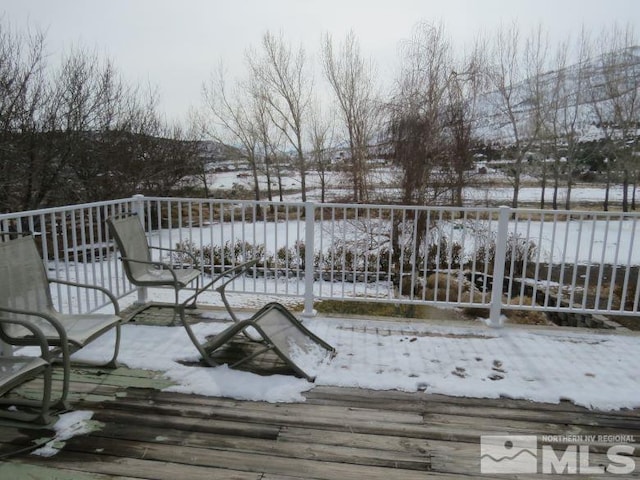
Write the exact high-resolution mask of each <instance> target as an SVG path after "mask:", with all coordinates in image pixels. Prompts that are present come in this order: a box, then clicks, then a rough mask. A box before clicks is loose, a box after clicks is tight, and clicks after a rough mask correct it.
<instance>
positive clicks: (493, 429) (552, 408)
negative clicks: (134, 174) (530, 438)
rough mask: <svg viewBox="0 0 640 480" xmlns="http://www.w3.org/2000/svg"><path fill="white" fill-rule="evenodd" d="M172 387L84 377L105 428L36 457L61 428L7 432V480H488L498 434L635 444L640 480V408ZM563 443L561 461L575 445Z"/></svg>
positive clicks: (602, 461)
mask: <svg viewBox="0 0 640 480" xmlns="http://www.w3.org/2000/svg"><path fill="white" fill-rule="evenodd" d="M58 375H59V373H58ZM168 385H169V382H168V381H167V380H165V379H163V378H162V376H161V374H159V373H154V372H149V371H141V370H131V369H127V368H119V369H117V370H104V369H98V368H86V369H79V368H76V369H74V373H73V378H72V386H71V391H72V392H73V394H72V396H71V399H70V400H71V404H72V408H73V409H75V410H90V411H92V412H94V415H93V420H96V421H98V422H100V423H99V427H98V428H97V429H96V430H95V431H93V432H91V433H89V434H86V435H82V436H76V437H73V438H71V439H70V440H68V441H67V442H66V444H65V445H64V446H63V448H61V450H60V451H59V453H57V454H56V455H54V456H52V457H41V456H36V455H32V454H30V450H33V448H34V445H35V443H42V442H44V441H46V440H48V439H49V438H51V437H52V436H53V432H52V431H51V430H48V429H35V428H29V427H26V426H12V425H9V424H7V423H4V424H2V423H0V479H21V478H30V479H43V480H44V479H47V480H48V479H55V478H60V479H103V478H113V477H116V478H120V479H167V480H176V479H203V480H204V479H206V480H215V479H225V480H229V479H252V480H258V479H260V480H299V479H345V480H349V479H354V480H356V479H357V480H362V479H366V480H372V479H373V480H375V479H381V480H389V479H402V480H412V479H425V478H446V479H455V478H477V477H483V475H481V474H480V437H481V435H492V434H493V435H500V434H502V435H505V434H507V435H508V434H512V435H537V436H538V438H540V439H542V437H540V436H542V435H545V436H547V435H558V436H567V435H596V436H597V435H608V434H611V435H628V436H632V437H634V441H633V443H632V445H633V447H634V448H635V452H634V455H635V457H634V458H633V460H634V461H635V463H636V469H635V471H634V473H633V474H631V475H627V476H623V477H622V478H630V477H631V478H640V445H639V443H640V410H633V411H629V410H626V411H624V410H623V411H614V412H599V411H592V410H587V409H585V408H581V407H577V406H575V405H573V404H571V403H561V404H558V405H552V404H541V403H533V402H528V401H523V400H511V399H493V400H489V399H472V398H461V397H449V396H442V395H433V394H427V393H424V392H418V393H404V392H398V391H370V390H361V389H355V388H336V387H325V386H318V387H315V388H313V389H312V390H310V391H309V392H307V393H306V395H305V397H306V401H305V402H302V403H281V404H271V403H264V402H249V401H239V400H234V399H229V398H216V397H202V396H196V395H187V394H179V393H170V392H166V391H163V389H164V388H165V387H167V386H168ZM37 387H38V384H37V382H34V383H32V384H31V385H29V386H27V387H25V388H24V390H23V394H28V393H29V388H32V389H37ZM639 395H640V392H639ZM541 441H542V440H541ZM552 445H553V446H554V448H556V449H557V451H558V456H560V454H561V453H562V452H564V449H565V448H566V446H567V445H571V443H569V442H566V441H564V442H563V441H562V439H560V442H559V443H554V444H552ZM609 446H610V445H609V444H607V443H606V442H604V443H603V442H600V443H598V442H596V443H595V444H593V443H591V444H590V446H589V459H588V463H589V465H590V466H592V467H595V466H599V465H603V466H606V465H609V464H610V463H611V462H610V460H609V459H608V458H607V455H606V454H607V449H608V448H609ZM538 447H539V448H540V444H538ZM538 452H540V450H538ZM484 477H486V478H502V479H505V478H518V479H524V478H540V477H541V476H540V475H535V474H531V475H523V474H518V475H493V476H491V475H486V476H484ZM571 477H574V478H587V476H583V475H572V476H570V477H569V478H571ZM615 477H617V475H606V474H603V475H591V476H588V478H615ZM562 478H565V476H564V475H563V476H562Z"/></svg>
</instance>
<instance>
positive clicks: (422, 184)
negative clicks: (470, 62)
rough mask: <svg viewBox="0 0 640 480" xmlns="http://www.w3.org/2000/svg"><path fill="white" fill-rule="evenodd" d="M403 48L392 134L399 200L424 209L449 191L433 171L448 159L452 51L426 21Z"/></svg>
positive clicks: (390, 108) (392, 111)
mask: <svg viewBox="0 0 640 480" xmlns="http://www.w3.org/2000/svg"><path fill="white" fill-rule="evenodd" d="M402 47H403V56H402V64H401V70H400V74H399V76H398V79H397V81H396V88H395V93H394V95H393V97H392V99H391V101H390V104H389V106H388V111H389V120H388V121H389V128H388V131H389V138H390V142H391V145H392V147H393V155H394V162H395V163H396V165H397V166H398V167H399V168H400V172H401V178H400V184H401V188H402V199H401V201H402V203H404V204H407V205H412V204H418V205H423V204H426V203H427V202H428V201H433V200H434V199H435V198H437V197H438V196H439V195H442V193H443V191H444V190H445V189H444V188H443V186H442V185H441V182H439V180H438V178H437V177H436V176H435V172H437V171H438V170H439V169H440V167H441V166H442V165H444V164H446V163H447V159H448V158H449V157H448V154H449V147H448V145H447V141H446V139H445V130H446V119H445V115H444V112H445V111H446V108H447V103H448V101H449V95H448V89H449V88H450V81H451V79H452V72H453V71H454V69H453V68H452V67H453V60H452V49H451V45H450V43H449V41H448V39H447V38H446V37H445V33H444V28H443V27H442V25H440V26H433V25H430V24H426V23H421V24H419V25H417V26H416V28H415V30H414V34H413V36H412V37H411V38H410V39H409V40H408V41H406V42H405V43H403V45H402Z"/></svg>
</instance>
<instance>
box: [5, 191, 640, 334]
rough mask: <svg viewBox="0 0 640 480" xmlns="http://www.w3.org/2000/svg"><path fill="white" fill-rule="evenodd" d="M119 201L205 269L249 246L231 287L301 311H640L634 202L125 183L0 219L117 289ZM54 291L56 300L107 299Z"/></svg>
mask: <svg viewBox="0 0 640 480" xmlns="http://www.w3.org/2000/svg"><path fill="white" fill-rule="evenodd" d="M124 211H135V212H137V213H138V214H139V217H140V218H141V220H142V221H143V223H144V227H145V230H146V231H147V232H148V237H149V242H150V243H151V244H152V245H156V246H160V247H165V248H176V247H179V248H182V249H186V250H188V251H190V253H192V254H195V256H196V258H197V259H198V267H199V268H201V269H202V270H203V272H204V273H205V274H213V273H217V272H220V271H223V270H224V269H226V268H229V267H230V266H233V265H236V264H238V263H242V262H244V261H247V260H249V259H252V258H255V257H259V258H260V259H261V260H260V262H259V263H258V264H257V266H256V267H255V268H254V269H253V271H252V272H251V273H250V274H249V275H245V276H243V277H240V278H238V279H236V280H235V281H234V282H233V283H232V284H231V285H230V290H231V291H234V292H237V293H249V294H254V293H265V294H270V295H275V296H278V295H282V296H294V297H300V298H301V299H303V301H304V314H305V315H312V314H313V305H314V302H315V301H317V300H324V299H338V300H347V299H348V300H355V301H368V302H393V303H398V304H433V305H447V306H456V307H465V308H470V309H475V310H477V311H478V312H479V314H480V315H483V316H485V317H489V318H490V320H491V323H492V324H493V325H500V324H501V315H500V314H501V312H502V311H504V310H538V311H545V312H555V313H557V314H571V315H573V314H578V315H580V314H584V315H593V314H604V315H606V314H616V315H638V313H640V312H639V311H638V303H639V297H640V285H639V282H638V270H639V268H640V267H639V266H640V249H637V248H636V249H635V250H634V248H633V246H634V243H635V240H636V231H637V229H638V223H639V219H640V216H639V215H638V214H635V213H633V214H632V213H625V214H623V213H607V212H575V211H571V212H567V211H549V210H529V209H527V210H525V209H511V208H508V207H501V208H450V207H414V206H398V205H359V204H358V205H356V204H316V203H311V202H306V203H300V202H289V203H280V202H266V201H261V202H255V201H235V200H214V199H192V198H164V197H143V196H135V197H133V198H129V199H123V200H115V201H112V202H100V203H95V204H87V205H77V206H70V207H64V208H53V209H47V210H39V211H32V212H22V213H18V214H4V215H0V227H1V229H2V231H8V230H13V231H18V232H21V231H31V232H34V234H35V235H36V239H37V241H38V244H39V246H40V248H41V250H42V254H43V258H45V259H46V260H47V265H48V266H49V270H50V273H51V274H52V276H55V277H58V278H66V279H71V280H77V281H83V282H87V283H95V284H100V285H103V286H106V287H107V288H109V289H111V290H112V291H114V293H115V294H116V295H117V296H119V297H123V296H125V295H127V294H130V293H132V292H133V291H134V288H133V287H132V286H131V285H130V284H129V283H128V281H127V280H126V277H125V275H124V273H123V271H122V268H121V265H120V262H118V261H117V254H116V253H115V252H114V246H113V242H112V241H111V239H110V237H109V234H108V232H107V231H106V227H105V224H104V221H105V220H106V218H107V217H108V216H109V215H114V214H118V213H121V212H124ZM166 260H168V261H171V262H173V263H175V264H181V263H184V262H185V261H186V256H185V257H181V256H180V255H174V256H173V257H172V258H168V259H166ZM496 287H500V288H496ZM56 293H57V295H56V298H57V301H58V307H59V308H62V309H63V310H67V311H88V310H95V309H96V308H99V307H100V306H101V305H102V302H104V299H100V298H97V297H87V296H82V295H85V294H84V293H80V292H75V291H73V290H67V291H63V290H60V291H58V292H56ZM138 296H139V300H140V301H144V300H145V292H144V290H140V291H139V292H138Z"/></svg>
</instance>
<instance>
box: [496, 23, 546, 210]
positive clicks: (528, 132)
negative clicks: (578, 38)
mask: <svg viewBox="0 0 640 480" xmlns="http://www.w3.org/2000/svg"><path fill="white" fill-rule="evenodd" d="M547 49H548V42H547V40H546V37H545V35H544V32H543V31H542V28H541V27H538V28H537V29H536V30H535V31H533V32H532V34H531V35H530V36H529V37H528V38H527V39H526V40H525V42H524V44H523V42H522V40H521V38H520V28H519V27H518V25H516V24H515V23H514V24H511V25H510V26H509V27H504V26H503V27H501V28H500V29H499V30H498V32H497V33H496V36H495V37H494V42H493V51H492V60H493V62H492V64H491V65H490V66H489V69H488V73H489V75H488V76H489V80H490V83H491V86H492V88H493V89H494V92H495V93H494V95H493V98H494V100H495V105H494V106H495V108H496V109H497V110H498V112H499V113H500V115H501V116H502V117H503V118H504V119H505V123H506V125H505V131H506V134H507V135H508V137H509V138H508V141H509V143H510V144H511V145H512V150H513V155H514V158H513V163H512V167H511V169H510V173H511V176H512V180H513V198H512V202H511V205H512V207H514V208H517V206H518V197H519V193H520V186H521V177H522V173H523V166H524V160H525V159H526V156H527V152H529V151H530V149H531V148H532V147H533V146H534V145H535V144H536V142H537V141H538V140H539V135H540V132H541V129H542V125H543V122H542V118H543V107H544V96H543V95H544V89H543V73H544V71H545V66H544V62H545V58H546V52H547Z"/></svg>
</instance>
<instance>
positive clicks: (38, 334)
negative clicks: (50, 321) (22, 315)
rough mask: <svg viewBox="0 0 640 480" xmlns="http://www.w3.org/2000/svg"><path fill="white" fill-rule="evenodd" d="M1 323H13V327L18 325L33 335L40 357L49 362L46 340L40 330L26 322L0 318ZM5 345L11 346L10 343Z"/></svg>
mask: <svg viewBox="0 0 640 480" xmlns="http://www.w3.org/2000/svg"><path fill="white" fill-rule="evenodd" d="M3 323H13V324H15V325H20V326H22V327H24V328H27V329H29V330H30V331H31V333H33V336H34V338H35V339H36V340H37V341H38V345H39V346H40V351H41V352H42V355H40V356H41V357H42V358H43V359H44V360H46V361H47V362H48V361H49V360H50V357H51V355H50V354H49V344H48V343H47V339H46V338H45V336H44V333H42V330H40V329H39V328H38V327H37V326H35V325H34V324H33V323H31V322H28V321H26V320H18V319H15V318H7V317H0V324H3ZM7 343H9V344H10V345H11V344H12V343H11V342H7Z"/></svg>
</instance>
